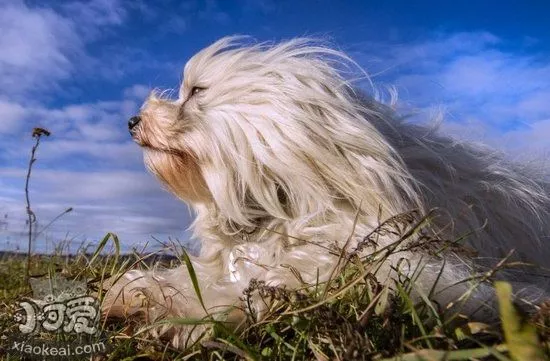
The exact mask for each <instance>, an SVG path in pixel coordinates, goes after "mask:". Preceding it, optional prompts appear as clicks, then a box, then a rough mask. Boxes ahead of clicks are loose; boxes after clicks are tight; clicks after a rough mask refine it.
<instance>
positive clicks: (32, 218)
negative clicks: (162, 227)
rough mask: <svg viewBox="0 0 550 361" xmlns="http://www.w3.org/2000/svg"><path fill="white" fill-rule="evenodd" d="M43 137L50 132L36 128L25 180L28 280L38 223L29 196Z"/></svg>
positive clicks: (33, 133)
mask: <svg viewBox="0 0 550 361" xmlns="http://www.w3.org/2000/svg"><path fill="white" fill-rule="evenodd" d="M42 135H45V136H47V137H48V136H49V135H50V132H49V131H48V130H46V129H43V128H34V129H33V131H32V137H33V138H36V143H35V144H34V146H33V147H32V150H31V159H30V160H29V168H28V169H27V178H26V180H25V199H26V201H27V217H28V222H29V244H28V248H27V280H28V279H29V277H30V274H31V248H32V226H33V224H35V223H36V215H35V214H34V212H33V210H32V208H31V200H30V195H29V182H30V179H31V172H32V165H33V164H34V162H35V161H36V158H35V157H34V156H35V154H36V150H37V149H38V146H39V145H40V137H41V136H42Z"/></svg>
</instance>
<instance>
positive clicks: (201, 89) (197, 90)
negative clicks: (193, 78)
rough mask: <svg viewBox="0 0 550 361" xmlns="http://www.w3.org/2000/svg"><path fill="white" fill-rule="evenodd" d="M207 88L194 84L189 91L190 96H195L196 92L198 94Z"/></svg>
mask: <svg viewBox="0 0 550 361" xmlns="http://www.w3.org/2000/svg"><path fill="white" fill-rule="evenodd" d="M204 89H205V88H201V87H200V86H194V87H193V88H191V92H190V93H189V94H190V96H193V95H195V94H198V93H200V92H201V91H203V90H204Z"/></svg>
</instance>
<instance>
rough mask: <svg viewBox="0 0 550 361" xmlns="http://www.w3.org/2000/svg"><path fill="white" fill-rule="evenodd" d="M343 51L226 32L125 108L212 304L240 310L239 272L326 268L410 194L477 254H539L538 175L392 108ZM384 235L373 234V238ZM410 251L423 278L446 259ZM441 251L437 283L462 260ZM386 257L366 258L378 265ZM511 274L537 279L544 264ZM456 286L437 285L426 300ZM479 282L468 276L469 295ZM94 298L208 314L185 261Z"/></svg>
mask: <svg viewBox="0 0 550 361" xmlns="http://www.w3.org/2000/svg"><path fill="white" fill-rule="evenodd" d="M346 64H347V65H346ZM352 64H353V63H352V62H351V61H350V60H349V59H348V58H347V57H346V56H345V55H344V54H342V53H340V52H338V51H336V50H332V49H330V48H327V47H323V46H321V45H318V44H316V43H314V42H310V41H308V40H302V39H296V40H291V41H288V42H284V43H281V44H276V45H269V44H255V45H246V44H243V43H241V42H240V39H239V38H234V37H230V38H223V39H221V40H219V41H217V42H216V43H214V44H213V45H211V46H209V47H207V48H206V49H204V50H202V51H201V52H199V53H198V54H196V55H195V56H194V57H193V58H191V60H189V62H188V63H187V65H186V66H185V73H184V81H183V84H182V86H181V89H180V92H179V97H178V99H177V100H175V101H171V100H168V99H163V98H162V97H159V96H158V95H156V94H155V93H153V94H151V96H150V97H149V99H148V100H147V101H146V102H145V104H144V105H143V108H142V110H141V112H140V118H139V119H137V118H136V122H137V120H139V124H137V125H136V124H132V125H133V126H134V127H133V129H132V133H133V136H134V139H135V140H136V142H137V143H138V144H140V145H141V146H142V147H143V150H144V158H145V163H146V165H147V167H148V168H149V169H150V171H151V172H152V173H154V174H155V175H156V176H157V177H158V178H159V179H160V180H161V181H162V182H163V183H164V185H165V186H166V187H167V188H168V189H169V190H170V191H172V192H173V193H174V194H175V195H176V196H178V197H179V198H181V199H182V200H184V201H185V202H187V203H188V204H189V205H190V206H191V207H192V208H193V210H194V211H195V213H196V219H195V221H194V223H193V225H192V229H193V231H194V236H195V238H196V239H197V240H199V241H200V242H201V244H202V248H201V253H200V256H199V257H196V258H192V261H193V265H194V268H195V271H196V272H197V274H198V279H199V281H200V287H201V291H202V296H203V299H204V302H205V306H206V308H207V309H208V311H209V312H212V313H216V312H219V311H223V310H228V312H229V310H231V314H230V318H231V319H234V320H235V321H238V320H239V319H240V318H242V314H241V313H240V311H238V308H237V309H231V308H230V306H237V307H239V306H241V305H240V299H239V297H240V296H241V295H242V291H243V289H244V288H246V287H247V285H248V283H249V281H250V280H251V279H252V278H257V279H260V280H265V281H266V282H267V283H268V284H270V285H285V286H287V287H296V286H299V285H300V282H301V281H305V282H306V283H310V284H312V283H315V282H316V281H317V279H319V280H320V281H325V280H326V279H327V278H328V277H329V275H330V274H331V272H332V271H333V268H334V267H335V266H336V262H337V259H338V257H337V256H334V254H331V253H330V252H328V251H327V247H329V246H330V245H333V244H334V242H336V244H337V245H338V246H339V247H342V248H343V247H348V248H347V249H348V250H351V249H354V247H355V246H356V245H357V243H358V242H359V241H360V240H361V239H362V238H363V237H364V236H365V235H367V234H369V233H370V232H372V230H373V229H375V228H376V227H377V226H378V225H379V223H380V221H381V220H385V219H387V218H389V217H391V216H394V215H396V214H400V213H404V212H408V211H410V210H412V209H417V210H420V211H421V212H422V213H426V212H427V211H428V210H430V209H432V208H434V207H438V208H439V209H440V211H439V214H440V216H439V217H437V218H435V219H434V220H433V222H432V225H433V227H434V230H435V232H439V234H440V236H441V237H445V238H448V239H452V238H453V237H456V236H459V235H464V234H468V233H471V232H473V233H472V234H470V235H469V236H468V237H467V238H466V240H465V242H466V244H468V245H469V246H471V247H472V248H474V249H475V250H477V251H478V252H479V258H478V259H477V264H478V265H484V266H489V265H491V264H494V263H495V260H498V259H500V258H501V257H504V256H506V255H507V254H508V253H509V252H510V250H512V249H515V257H517V259H520V260H523V261H528V262H534V263H538V264H540V265H548V263H549V261H548V259H549V256H550V254H549V253H550V252H549V251H548V249H549V247H548V244H547V243H548V235H549V230H550V226H549V219H550V206H549V205H550V199H549V195H548V189H549V187H548V183H545V182H543V181H542V180H540V179H539V180H537V179H535V178H534V177H531V176H530V175H529V172H528V171H527V170H526V169H521V168H520V167H519V166H517V165H512V164H509V163H508V162H507V161H506V160H504V159H503V158H502V157H501V155H500V154H498V153H495V152H492V151H490V150H486V149H482V148H479V147H474V146H472V145H469V144H463V143H459V142H456V141H454V140H452V139H450V138H447V137H444V136H441V135H438V134H436V133H435V132H434V131H433V130H430V129H428V128H425V127H421V126H417V125H411V124H408V123H406V122H404V121H402V120H401V119H400V118H399V117H398V115H396V114H395V113H394V111H393V110H392V109H391V108H389V107H387V106H385V105H383V104H381V103H379V102H377V101H375V100H374V99H371V98H369V97H367V96H364V95H362V94H361V92H360V91H359V90H358V89H355V88H354V87H353V86H352V84H350V82H349V81H348V80H347V79H346V77H345V73H346V70H349V69H350V68H349V67H348V68H346V66H349V65H352ZM136 122H134V123H136ZM356 216H357V224H356V225H355V227H354V222H355V220H356ZM352 232H353V233H352ZM350 233H352V234H351V237H350ZM348 238H349V241H348ZM392 241H394V240H393V239H392V238H391V237H389V236H388V237H386V238H385V237H382V238H380V240H379V244H378V245H376V246H375V247H383V246H386V245H387V244H389V243H390V242H392ZM346 242H347V243H346ZM373 247H374V246H373ZM373 247H369V248H366V249H365V250H364V252H365V253H368V252H372V251H373ZM409 253H410V254H408V255H406V257H407V258H408V259H409V260H410V261H411V264H412V265H414V264H415V263H418V262H426V264H425V271H424V272H423V273H422V274H421V275H420V277H419V279H418V281H417V284H418V286H419V287H424V288H425V289H430V288H431V287H432V286H433V284H434V282H435V280H436V279H437V275H438V273H439V270H440V268H441V266H442V265H443V261H442V260H441V259H440V258H436V257H429V256H427V255H426V254H423V252H421V251H415V252H409ZM448 256H449V259H448V260H447V263H446V267H445V269H444V271H443V273H442V275H441V277H440V279H439V281H438V285H437V289H440V290H443V289H446V288H447V286H450V285H453V284H454V283H456V282H458V281H460V280H461V279H462V278H464V277H466V276H468V272H469V270H470V268H469V261H468V260H464V259H463V257H458V256H453V255H452V254H451V252H450V251H449V252H448ZM399 257H403V255H399ZM395 261H397V258H396V257H390V258H389V260H388V265H387V266H386V267H384V268H383V270H381V271H380V272H379V273H378V274H377V277H379V279H380V280H381V281H386V279H387V278H388V277H391V276H392V272H391V271H390V270H391V268H390V264H391V263H392V262H395ZM412 268H414V267H412ZM296 271H298V272H299V274H300V276H301V280H299V278H297V277H296V276H295V272H296ZM511 277H513V278H514V280H515V281H517V282H518V283H517V285H520V286H521V287H524V286H525V285H531V286H532V290H533V292H531V293H530V295H531V296H533V295H535V293H536V292H539V293H540V294H538V295H536V296H541V295H542V293H543V291H542V289H543V288H544V287H545V284H544V282H543V279H542V278H528V277H524V278H523V279H522V277H521V273H520V272H517V273H516V274H514V275H513V276H511ZM537 284H538V285H537ZM464 289H465V288H464V286H455V287H452V288H450V289H447V290H446V291H445V292H441V293H440V294H439V295H438V296H437V297H438V300H439V301H440V302H448V301H451V300H454V299H456V298H457V297H458V296H459V295H460V294H461V293H462V292H463V291H464ZM143 296H145V297H143ZM490 298H491V290H490V289H489V288H480V290H479V291H478V293H477V294H476V295H474V298H473V300H477V302H482V301H485V300H488V299H490ZM144 300H146V302H144ZM255 307H256V308H257V311H261V309H262V305H261V304H260V303H258V305H255ZM104 308H105V310H106V311H107V312H108V313H109V314H110V315H116V314H125V315H127V316H132V315H133V316H137V315H142V316H143V315H144V314H145V315H146V316H147V317H148V321H150V322H152V321H155V320H158V319H162V318H167V317H175V316H178V317H192V318H200V317H203V316H204V315H205V311H204V309H203V307H202V306H201V304H200V302H199V300H198V298H197V296H196V294H195V291H194V290H193V287H192V285H191V282H190V280H189V275H188V273H187V269H186V268H185V266H182V267H180V268H176V269H172V270H167V271H163V272H152V271H151V272H142V271H131V272H129V273H127V274H126V275H125V276H124V277H123V278H122V279H121V280H120V281H118V283H116V284H115V286H114V287H113V288H111V290H110V292H109V293H108V295H107V297H106V300H105V303H104ZM471 308H472V309H473V308H475V305H472V306H471ZM152 332H153V333H154V334H155V335H156V336H158V337H160V336H163V337H168V338H170V340H171V342H172V343H173V345H175V346H177V347H183V346H184V345H185V344H186V342H187V341H188V340H192V339H194V338H195V337H196V336H198V334H199V332H198V330H197V329H195V330H194V331H193V332H191V328H190V327H183V326H171V325H165V326H162V327H158V328H155V329H153V331H152Z"/></svg>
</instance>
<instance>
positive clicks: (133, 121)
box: [128, 116, 141, 132]
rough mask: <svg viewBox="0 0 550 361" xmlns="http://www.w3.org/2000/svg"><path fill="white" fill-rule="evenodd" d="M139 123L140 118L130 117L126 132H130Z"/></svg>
mask: <svg viewBox="0 0 550 361" xmlns="http://www.w3.org/2000/svg"><path fill="white" fill-rule="evenodd" d="M139 122H141V117H138V116H134V117H131V118H130V120H129V121H128V130H130V132H131V131H132V129H134V128H135V127H136V125H138V124H139Z"/></svg>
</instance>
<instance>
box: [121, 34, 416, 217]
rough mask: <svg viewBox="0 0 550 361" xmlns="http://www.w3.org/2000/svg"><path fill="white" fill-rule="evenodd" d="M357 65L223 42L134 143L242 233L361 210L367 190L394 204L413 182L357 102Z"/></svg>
mask: <svg viewBox="0 0 550 361" xmlns="http://www.w3.org/2000/svg"><path fill="white" fill-rule="evenodd" d="M346 59H347V58H346V57H345V56H344V55H343V54H341V53H339V52H338V51H335V50H332V49H329V48H325V47H322V46H318V45H312V44H311V43H310V42H308V41H306V40H292V41H289V42H286V43H282V44H278V45H271V46H270V45H266V44H255V45H242V44H239V39H238V38H224V39H221V40H219V41H218V42H216V43H214V44H213V45H211V46H209V47H208V48H206V49H204V50H202V51H201V52H199V53H198V54H196V55H195V56H194V57H193V58H191V59H190V60H189V62H188V63H187V64H186V66H185V70H184V80H183V83H182V85H181V88H180V90H179V96H178V99H176V100H169V99H166V98H164V97H163V96H162V95H160V94H157V93H153V94H151V96H150V97H149V99H148V100H147V101H146V102H145V104H144V105H143V107H142V110H141V112H140V114H139V116H137V117H134V118H132V119H131V120H130V122H129V127H130V132H131V133H132V136H133V137H134V139H135V141H136V142H137V143H138V144H140V145H141V146H142V147H143V148H144V152H145V163H146V164H147V166H148V168H149V169H150V170H151V171H152V172H153V173H154V174H156V175H157V176H158V177H159V178H160V179H161V180H162V181H163V182H164V183H165V184H166V185H167V186H168V188H169V189H170V190H171V191H173V192H174V193H175V194H176V195H178V196H179V197H180V198H182V199H184V200H186V201H188V202H191V203H211V204H214V205H215V207H216V209H217V210H218V211H219V212H220V214H222V215H223V216H224V217H225V218H226V219H228V220H231V222H234V223H236V224H240V225H243V226H245V225H247V226H250V225H253V224H254V220H255V219H259V218H262V217H266V216H267V217H275V218H283V219H288V218H290V217H296V216H298V215H300V216H301V217H302V218H303V217H304V216H305V215H312V214H319V213H323V212H324V211H326V210H327V209H330V208H331V207H334V206H335V203H336V202H337V201H345V202H348V203H351V204H352V205H353V206H358V205H359V203H360V202H362V201H363V200H364V199H362V198H364V197H365V196H367V197H368V196H369V195H367V194H360V193H361V192H362V191H364V190H365V189H369V190H370V191H371V192H372V194H371V195H370V197H371V198H372V197H373V196H374V197H376V199H375V201H378V202H373V203H376V204H377V205H376V206H374V207H375V208H376V209H377V208H378V207H379V206H380V203H383V205H386V203H387V205H389V204H390V203H391V202H395V200H392V199H385V200H384V201H382V198H391V197H389V196H388V195H387V194H382V193H384V192H385V191H386V190H385V189H386V188H388V187H392V186H393V185H399V182H403V184H404V185H405V186H406V184H405V183H406V181H405V180H403V178H402V177H401V175H402V174H400V172H401V173H403V174H404V176H405V177H406V174H405V172H404V171H403V170H402V168H401V163H400V161H399V159H398V157H396V155H395V153H394V152H393V150H392V148H391V146H390V145H389V144H388V143H387V142H386V140H385V138H384V137H383V136H382V135H381V134H380V133H379V132H378V131H377V130H376V129H375V127H374V126H372V124H371V123H370V122H369V121H365V117H367V118H368V117H371V118H373V119H377V120H379V119H378V118H380V117H382V115H381V113H380V112H379V110H380V109H379V108H376V109H375V107H370V108H369V107H366V106H365V103H364V102H360V101H358V100H357V96H356V95H355V93H354V90H353V89H352V88H351V87H350V85H349V83H348V82H347V81H346V80H345V79H344V77H343V76H342V75H341V70H342V64H344V61H343V60H346ZM338 69H339V70H338ZM390 170H391V171H390ZM400 177H401V178H400ZM394 178H395V179H394ZM397 178H399V179H397ZM396 180H397V181H396ZM394 193H396V191H395V190H394ZM364 205H365V202H363V206H364Z"/></svg>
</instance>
